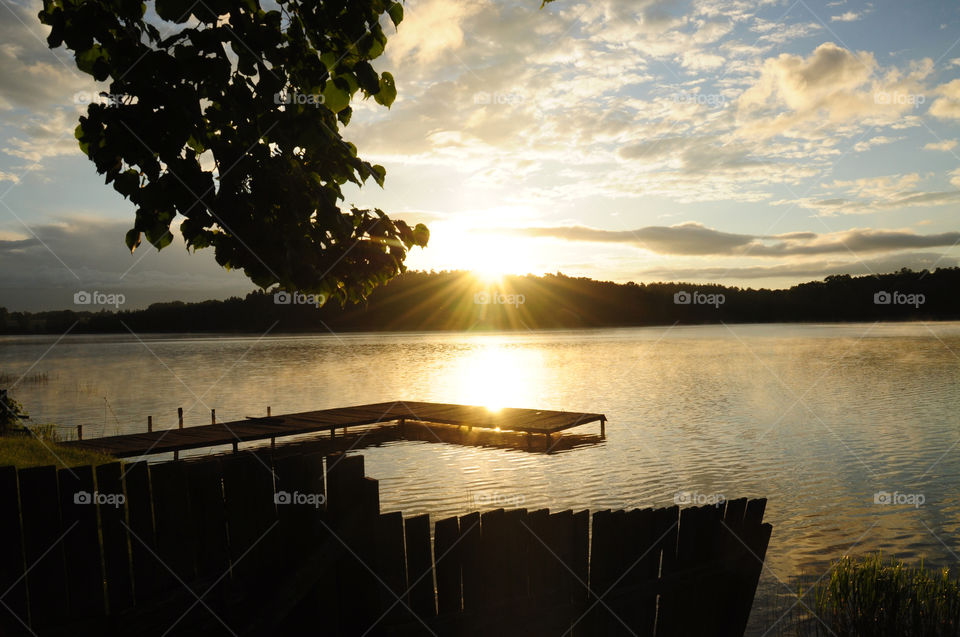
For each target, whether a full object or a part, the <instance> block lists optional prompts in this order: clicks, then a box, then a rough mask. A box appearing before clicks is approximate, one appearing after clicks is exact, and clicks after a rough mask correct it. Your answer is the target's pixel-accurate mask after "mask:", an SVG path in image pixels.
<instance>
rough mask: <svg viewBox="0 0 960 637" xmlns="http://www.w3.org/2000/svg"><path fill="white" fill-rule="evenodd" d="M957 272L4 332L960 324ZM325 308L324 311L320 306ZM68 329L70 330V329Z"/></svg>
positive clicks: (44, 325)
mask: <svg viewBox="0 0 960 637" xmlns="http://www.w3.org/2000/svg"><path fill="white" fill-rule="evenodd" d="M958 289H960V268H939V269H937V270H936V271H934V272H929V271H926V270H924V271H920V272H915V271H912V270H909V269H906V268H905V269H902V270H900V271H899V272H896V273H891V274H882V275H876V276H872V275H870V276H860V277H852V276H850V275H833V276H828V277H827V278H826V279H824V280H822V281H811V282H808V283H802V284H799V285H795V286H793V287H791V288H788V289H779V290H769V289H752V288H739V287H728V286H721V285H703V284H693V283H646V284H644V283H613V282H609V281H595V280H592V279H588V278H573V277H568V276H564V275H562V274H547V275H544V276H534V275H526V276H507V277H504V278H503V279H501V280H500V281H498V282H495V283H484V282H481V281H480V280H478V279H477V277H475V276H474V275H473V274H471V273H469V272H460V271H454V272H413V271H411V272H407V273H405V274H403V275H401V276H398V277H397V278H396V279H394V280H392V281H390V282H389V283H388V284H386V285H385V286H383V287H382V288H379V289H377V290H376V291H375V292H373V293H372V294H371V295H370V297H369V299H368V301H367V302H366V303H354V304H347V305H345V306H342V307H341V306H340V305H339V304H338V303H336V302H334V301H330V302H327V303H325V304H322V305H320V304H319V303H317V300H318V299H316V298H315V297H311V296H309V295H304V294H299V293H292V294H291V293H286V292H262V291H256V292H251V293H250V294H248V295H247V296H246V297H245V298H239V297H232V298H229V299H226V300H211V301H203V302H200V303H184V302H179V301H177V302H167V303H155V304H153V305H150V306H149V307H147V308H145V309H137V310H119V311H110V310H102V311H97V312H90V311H80V312H78V311H73V310H60V311H44V312H36V313H30V312H9V311H8V310H7V309H5V308H0V331H2V332H3V333H6V334H39V333H57V334H62V333H64V332H66V331H68V330H70V331H71V332H72V333H113V332H116V333H126V332H128V331H133V332H135V333H146V332H150V333H165V332H166V333H176V332H241V333H264V332H267V331H271V332H274V333H275V332H328V331H336V332H340V331H360V330H363V331H419V330H524V329H565V328H597V327H621V326H634V325H672V324H675V323H676V324H702V323H721V322H723V323H769V322H832V321H899V320H952V319H960V301H958V295H957V290H958ZM318 305H319V306H318ZM71 326H72V330H71Z"/></svg>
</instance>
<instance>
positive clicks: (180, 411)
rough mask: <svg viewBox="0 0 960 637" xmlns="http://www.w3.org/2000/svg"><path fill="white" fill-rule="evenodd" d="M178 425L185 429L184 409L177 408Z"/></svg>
mask: <svg viewBox="0 0 960 637" xmlns="http://www.w3.org/2000/svg"><path fill="white" fill-rule="evenodd" d="M177 425H178V426H179V427H180V429H183V407H177Z"/></svg>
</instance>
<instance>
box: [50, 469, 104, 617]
mask: <svg viewBox="0 0 960 637" xmlns="http://www.w3.org/2000/svg"><path fill="white" fill-rule="evenodd" d="M57 479H58V482H59V488H60V518H61V524H62V526H63V528H64V529H69V530H68V531H67V532H66V535H64V537H63V548H64V557H65V559H66V570H67V596H68V598H69V601H70V609H69V615H70V617H71V618H74V619H88V618H90V617H99V616H103V615H104V614H105V613H106V606H105V596H104V589H103V569H102V566H101V565H102V564H103V561H102V555H101V548H100V541H99V538H98V537H97V534H98V533H99V530H98V522H97V506H99V504H98V501H100V500H102V501H103V503H104V504H106V503H107V502H112V501H115V500H116V498H114V497H111V496H114V494H108V493H99V492H98V491H97V488H96V486H95V485H94V479H93V468H92V467H75V468H73V469H61V470H60V471H58V472H57Z"/></svg>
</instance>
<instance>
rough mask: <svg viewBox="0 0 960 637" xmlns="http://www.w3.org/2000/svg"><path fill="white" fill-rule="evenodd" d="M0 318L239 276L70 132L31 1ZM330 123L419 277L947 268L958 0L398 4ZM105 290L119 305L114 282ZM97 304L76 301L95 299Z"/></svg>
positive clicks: (5, 90)
mask: <svg viewBox="0 0 960 637" xmlns="http://www.w3.org/2000/svg"><path fill="white" fill-rule="evenodd" d="M0 4H2V5H3V6H2V7H0V16H2V18H0V272H2V273H3V280H2V281H0V306H6V307H7V308H8V309H11V310H37V309H53V308H74V309H76V306H75V305H74V295H75V294H77V293H78V292H80V291H87V292H93V291H98V292H101V293H104V294H110V293H122V294H123V295H124V298H125V303H126V304H128V305H130V306H142V305H145V304H147V303H150V302H154V301H159V300H174V299H182V300H200V299H205V298H223V297H226V296H229V295H233V294H243V293H245V292H247V291H249V290H251V289H253V285H252V284H251V283H249V282H248V281H247V280H246V279H245V278H244V276H243V275H242V274H241V273H238V272H225V271H223V270H221V269H220V268H218V267H217V266H216V264H215V263H214V261H213V255H212V252H211V251H209V250H208V251H198V252H197V253H196V254H191V253H188V252H187V251H186V250H185V248H184V245H183V242H182V239H180V238H179V237H178V239H177V240H176V241H175V242H174V243H173V244H172V245H171V246H169V247H168V248H166V249H164V250H163V251H161V252H159V253H158V252H157V251H156V250H154V249H152V248H147V249H139V250H138V251H137V252H136V253H134V254H132V255H131V254H130V253H129V252H128V251H127V250H126V248H125V246H124V242H123V237H124V233H125V232H126V230H127V229H129V228H130V227H131V226H132V221H133V206H132V205H131V204H130V203H129V202H127V201H125V200H123V199H122V198H121V197H120V196H119V195H117V194H116V193H115V192H114V191H113V190H112V189H111V188H110V187H108V186H105V185H104V184H103V179H102V177H100V176H98V175H97V174H96V171H95V169H94V166H93V164H92V163H91V162H90V161H89V160H88V159H87V158H86V157H85V156H84V155H83V154H82V153H81V152H80V150H79V148H78V147H77V144H76V141H75V139H74V138H73V129H74V127H75V126H76V124H77V119H78V117H79V116H80V114H81V113H82V112H83V111H84V110H85V104H84V100H85V99H88V97H87V96H89V95H91V94H95V93H96V92H97V91H98V90H105V87H104V86H98V85H97V84H96V83H95V82H94V81H93V80H92V79H91V78H89V76H86V75H85V74H83V73H81V72H80V71H78V70H77V69H76V67H75V64H74V63H73V61H72V56H71V55H70V54H69V52H68V51H66V50H65V49H63V48H61V49H58V50H55V51H51V50H49V49H48V48H47V46H46V43H45V37H46V34H47V28H46V27H44V26H42V25H41V24H39V21H38V20H37V18H36V14H37V11H38V10H39V8H40V3H39V2H34V1H30V2H26V1H22V2H15V1H13V0H0ZM404 7H405V19H404V21H403V22H402V23H401V24H400V25H399V28H398V29H396V30H394V29H393V27H392V26H391V27H390V28H389V29H388V37H389V41H388V44H387V47H386V52H385V54H384V55H383V56H382V57H381V58H379V59H378V60H377V61H376V63H375V64H374V66H375V67H376V68H377V70H379V71H390V72H391V73H393V75H394V77H395V78H396V81H397V88H398V97H397V99H396V102H395V103H394V104H393V106H392V108H390V109H386V108H384V107H382V106H379V105H377V104H376V103H374V102H373V100H368V101H365V102H364V101H360V102H358V103H356V104H355V113H354V116H353V119H352V121H351V123H350V125H349V126H347V127H345V128H344V129H343V130H342V132H343V135H344V137H345V138H346V139H347V140H349V141H351V142H353V143H354V144H356V145H357V147H358V148H359V151H360V156H361V157H363V158H364V159H366V160H368V161H371V162H373V163H380V164H382V165H383V166H385V167H386V169H387V178H386V183H385V185H384V187H383V188H382V189H381V188H379V187H378V186H376V185H375V184H373V183H372V182H371V183H370V184H368V185H367V186H364V187H363V188H362V189H357V188H351V189H348V190H347V191H346V195H347V200H346V203H347V204H356V205H358V206H360V207H379V208H381V209H383V210H384V211H386V212H387V213H388V214H390V215H391V216H393V217H396V218H400V219H404V220H406V221H408V222H413V223H416V222H423V223H426V224H427V225H428V226H429V227H430V230H431V240H430V245H429V246H428V247H427V248H426V249H424V250H421V249H419V248H418V249H415V250H414V251H413V252H412V253H411V255H410V257H409V259H408V265H409V267H411V268H415V269H426V270H430V269H435V270H449V269H475V270H479V271H483V272H486V273H488V274H495V273H515V274H525V273H528V272H532V273H536V274H541V273H545V272H562V273H564V274H567V275H570V276H588V277H592V278H596V279H603V280H613V281H638V282H650V281H687V282H710V283H723V284H728V285H738V286H744V287H785V286H789V285H792V284H794V283H797V282H801V281H807V280H812V279H819V278H823V277H824V276H827V275H830V274H838V273H850V274H870V273H881V272H889V271H893V270H898V269H900V268H901V267H911V268H914V269H921V268H931V269H932V268H935V267H951V266H955V265H957V262H958V255H960V251H958V248H957V247H956V246H957V243H958V242H960V222H958V215H957V214H956V213H955V210H956V209H957V206H958V204H960V155H958V153H960V144H958V140H960V3H956V2H934V1H923V0H921V1H916V2H909V3H905V2H853V1H851V0H847V1H843V0H831V1H819V2H818V1H813V0H810V1H804V0H797V1H795V2H793V1H790V0H786V1H780V0H749V1H746V0H730V1H727V0H693V1H691V2H681V1H657V0H585V1H572V0H557V1H556V2H553V3H551V4H549V5H547V6H546V7H544V8H543V9H541V8H540V7H539V2H538V1H536V0H529V1H527V0H512V1H501V0H478V1H476V2H469V3H466V2H462V1H461V0H409V1H408V2H406V3H404ZM97 298H101V299H102V298H107V297H105V296H104V295H103V294H101V296H100V297H97ZM87 309H89V308H87Z"/></svg>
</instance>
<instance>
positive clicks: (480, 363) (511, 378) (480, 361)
mask: <svg viewBox="0 0 960 637" xmlns="http://www.w3.org/2000/svg"><path fill="white" fill-rule="evenodd" d="M453 374H454V378H455V379H456V380H455V383H454V387H453V390H454V392H455V393H456V399H455V402H458V403H462V404H465V405H481V406H483V407H486V408H487V409H489V410H490V411H494V412H495V411H499V410H501V409H503V408H504V407H535V406H536V405H535V404H534V403H535V402H536V397H537V391H536V388H537V387H538V386H542V382H543V378H542V375H543V365H542V361H541V355H540V353H539V352H536V351H532V350H530V349H527V348H523V347H518V346H516V345H510V344H508V343H505V342H503V341H489V342H488V341H486V338H484V339H483V341H481V342H477V343H476V344H475V347H474V348H473V350H472V351H471V352H470V353H468V354H466V355H464V356H462V357H461V358H460V359H459V361H458V362H457V365H456V368H455V369H454V370H453Z"/></svg>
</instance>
